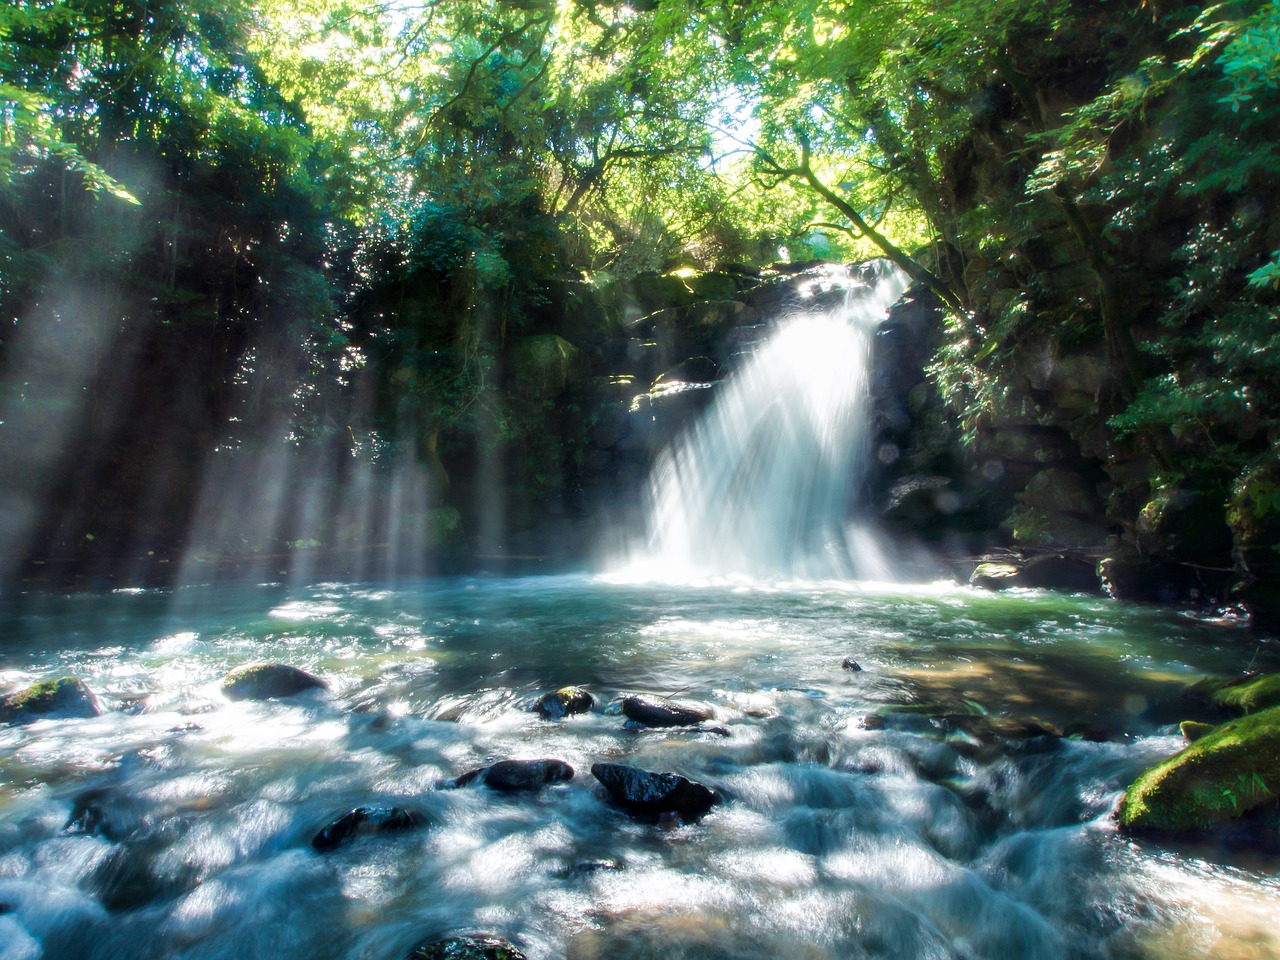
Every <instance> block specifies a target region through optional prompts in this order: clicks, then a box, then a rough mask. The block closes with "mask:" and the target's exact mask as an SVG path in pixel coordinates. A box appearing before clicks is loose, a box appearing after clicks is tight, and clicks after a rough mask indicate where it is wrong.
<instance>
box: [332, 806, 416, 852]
mask: <svg viewBox="0 0 1280 960" xmlns="http://www.w3.org/2000/svg"><path fill="white" fill-rule="evenodd" d="M426 825H427V818H426V817H425V816H423V815H422V814H420V813H418V812H417V811H415V810H406V809H404V808H403V807H356V808H355V809H353V810H348V811H347V812H346V813H344V814H343V815H342V816H340V817H338V819H336V820H334V821H333V822H332V823H330V824H329V825H328V826H327V827H325V828H324V829H323V830H321V831H320V832H319V833H317V834H316V835H315V836H314V837H313V838H312V840H311V846H312V847H314V848H315V849H316V850H319V851H321V852H325V851H328V850H333V849H336V848H337V847H338V846H339V845H341V844H342V843H343V842H344V841H346V840H349V839H351V838H352V837H356V836H362V835H365V834H371V833H387V832H390V831H393V830H409V829H413V828H416V827H424V826H426Z"/></svg>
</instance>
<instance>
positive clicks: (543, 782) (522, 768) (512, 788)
mask: <svg viewBox="0 0 1280 960" xmlns="http://www.w3.org/2000/svg"><path fill="white" fill-rule="evenodd" d="M572 779H573V767H571V766H569V764H567V763H565V762H564V761H563V760H556V759H553V758H548V759H543V760H499V761H498V762H497V763H494V764H490V765H489V766H487V767H480V768H479V769H478V770H470V771H468V772H467V773H464V774H463V775H462V776H460V777H458V778H457V779H456V780H454V781H453V783H452V784H451V785H452V786H455V787H465V786H467V784H470V783H482V784H484V785H485V786H486V787H489V788H490V789H492V790H500V791H502V792H503V793H515V792H518V791H522V790H540V789H541V788H543V787H545V786H547V785H549V784H553V783H567V782H568V781H570V780H572Z"/></svg>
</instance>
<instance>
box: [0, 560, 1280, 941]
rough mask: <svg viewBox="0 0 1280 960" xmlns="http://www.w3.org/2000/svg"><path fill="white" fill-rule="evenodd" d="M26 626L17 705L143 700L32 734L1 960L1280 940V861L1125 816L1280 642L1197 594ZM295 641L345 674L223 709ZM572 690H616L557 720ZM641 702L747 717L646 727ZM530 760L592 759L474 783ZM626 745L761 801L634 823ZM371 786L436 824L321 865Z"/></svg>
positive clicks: (479, 592) (660, 599)
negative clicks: (455, 780)
mask: <svg viewBox="0 0 1280 960" xmlns="http://www.w3.org/2000/svg"><path fill="white" fill-rule="evenodd" d="M0 630H2V631H3V636H4V637H5V643H4V646H3V650H2V651H0V682H2V683H3V687H2V688H0V689H14V688H17V687H18V686H21V685H24V684H26V683H28V682H31V681H33V680H36V679H40V678H44V677H53V676H60V675H63V674H67V673H71V674H75V675H77V676H80V677H81V678H83V679H84V680H85V681H86V682H87V683H88V685H89V686H90V687H91V688H92V689H93V690H94V691H95V692H96V693H97V694H98V695H99V697H100V698H101V700H102V703H103V705H104V707H109V708H112V709H111V710H110V712H108V713H107V714H105V715H104V716H101V717H98V718H95V719H81V720H45V721H40V722H37V723H34V724H31V725H29V726H25V727H0V764H2V765H3V775H2V780H0V960H28V958H49V960H76V958H93V960H98V958H102V960H106V958H112V960H116V958H119V960H125V958H145V960H152V958H155V960H160V958H164V960H169V958H184V960H185V958H190V960H196V958H199V960H213V958H226V960H259V958H261V960H266V958H285V957H289V958H292V957H298V958H302V957H305V958H308V960H326V958H335V960H336V958H344V960H348V958H349V960H355V958H361V960H366V958H367V960H401V958H403V957H404V956H405V955H406V954H407V953H408V952H409V950H410V949H411V948H412V947H413V946H414V945H415V944H416V943H418V942H420V941H422V940H424V939H427V938H433V937H439V936H445V935H448V934H451V933H458V932H483V933H494V934H498V935H501V936H504V937H507V938H508V939H510V940H511V941H513V942H514V943H516V944H517V945H518V946H519V947H520V948H521V949H522V950H523V951H524V952H525V953H526V954H527V955H528V956H529V957H530V958H534V960H539V958H559V957H565V958H573V960H586V958H594V957H602V958H603V957H607V958H636V960H639V958H669V957H688V958H746V957H760V958H773V957H780V958H781V957H785V958H787V960H808V958H815V960H816V958H822V960H836V958H860V957H876V958H881V957H883V958H914V957H938V958H952V957H954V958H970V957H992V958H996V957H999V958H1011V957H1027V958H1033V957H1034V958H1052V957H1079V958H1092V957H1115V958H1153V960H1154V958H1166V957H1172V958H1191V957H1220V958H1262V957H1280V880H1278V879H1277V869H1278V867H1280V864H1277V863H1276V862H1275V861H1274V860H1268V859H1266V858H1264V857H1261V856H1251V855H1250V854H1249V853H1248V852H1247V851H1205V850H1197V851H1189V850H1184V851H1172V850H1166V849H1162V848H1160V847H1158V846H1155V845H1151V844H1145V843H1143V844H1138V843H1134V842H1132V841H1130V840H1128V839H1126V838H1124V837H1121V836H1119V835H1117V834H1116V832H1115V830H1114V828H1113V825H1112V823H1111V820H1110V814H1111V811H1112V809H1113V807H1114V805H1115V803H1116V801H1117V800H1118V798H1119V795H1120V793H1121V791H1122V790H1123V788H1124V786H1125V785H1126V784H1127V783H1128V782H1129V781H1130V780H1131V779H1132V778H1133V777H1134V776H1135V775H1136V774H1137V773H1138V772H1139V771H1140V770H1141V769H1143V768H1144V767H1145V766H1147V765H1149V764H1150V763H1151V762H1153V761H1154V760H1156V759H1158V758H1160V757H1162V756H1165V755H1167V754H1169V753H1172V752H1174V751H1175V750H1176V749H1178V748H1179V746H1180V744H1181V738H1180V737H1179V736H1178V734H1177V727H1176V721H1177V720H1178V719H1181V717H1180V715H1179V710H1180V709H1181V707H1180V706H1179V704H1178V697H1179V693H1180V691H1181V688H1182V687H1183V685H1185V684H1186V683H1188V682H1190V681H1192V680H1194V679H1196V678H1197V677H1199V676H1201V675H1203V674H1204V673H1206V672H1215V671H1221V672H1238V671H1239V670H1241V669H1243V668H1244V667H1245V666H1246V665H1247V664H1249V663H1250V661H1251V660H1252V661H1253V665H1254V667H1255V668H1261V669H1276V668H1277V660H1278V659H1280V658H1278V657H1277V655H1276V652H1275V651H1273V650H1271V649H1270V648H1269V647H1268V645H1262V646H1261V647H1260V646H1259V644H1258V643H1257V641H1256V640H1254V639H1252V638H1251V637H1250V636H1249V635H1248V634H1246V633H1242V632H1239V631H1235V630H1230V629H1224V628H1221V627H1209V626H1204V625H1199V624H1195V623H1193V622H1191V621H1189V620H1186V619H1184V618H1181V617H1179V616H1177V615H1176V614H1174V613H1173V612H1170V611H1167V610H1162V609H1156V608H1133V607H1129V608H1125V607H1120V606H1117V605H1115V604H1113V603H1111V602H1109V601H1105V600H1101V599H1094V598H1088V599H1086V598H1078V597H1062V596H1054V595H1050V594H1043V593H1024V592H1018V593H1013V594H1001V595H995V594H981V593H974V592H972V591H969V590H967V589H964V588H959V587H955V586H929V587H894V586H881V585H871V584H848V583H814V582H796V583H785V584H761V583H752V582H747V581H742V582H734V581H721V582H709V583H704V584H700V585H691V586H680V587H674V586H662V585H654V584H628V583H622V582H614V581H610V580H607V579H598V578H587V577H564V578H530V579H507V580H501V579H493V580H487V579H477V580H449V581H430V582H421V583H415V584H411V585H398V586H395V587H386V588H383V587H377V586H371V585H367V584H362V585H352V584H322V585H317V586H313V587H307V588H286V587H283V586H279V585H264V586H245V587H216V588H215V587H201V588H189V589H184V590H178V591H172V592H138V593H115V594H110V595H97V596H94V595H77V596H71V597H43V598H39V597H37V598H17V599H13V600H9V601H7V602H6V603H5V604H4V606H3V607H2V608H0ZM846 657H852V658H854V659H856V660H857V661H858V663H859V664H860V665H861V666H862V668H863V669H862V670H861V671H852V670H846V669H842V667H841V662H842V660H843V659H844V658H846ZM268 660H270V661H279V662H285V663H289V664H293V665H295V666H298V667H302V668H304V669H306V670H309V671H311V672H313V673H315V674H317V675H319V676H321V677H322V678H324V679H325V681H326V682H327V683H328V684H329V686H330V691H329V692H328V693H310V694H305V695H302V696H299V697H297V698H294V699H291V700H280V701H269V702H258V703H255V702H241V703H231V702H229V701H227V700H226V699H225V698H224V697H222V696H221V694H220V693H219V690H218V685H219V681H220V680H221V678H222V677H223V676H224V675H225V674H226V672H227V671H228V670H230V669H232V668H233V667H236V666H239V665H242V664H246V663H252V662H257V661H268ZM570 683H572V684H580V685H583V686H585V687H587V688H588V689H589V690H590V691H591V692H592V693H593V694H594V695H595V696H596V698H597V700H598V702H599V704H600V707H601V709H600V710H598V711H597V712H594V713H591V714H588V715H581V716H574V717H571V718H569V719H566V720H563V721H559V722H551V721H546V720H542V719H540V718H539V717H538V716H537V715H536V714H534V713H532V712H531V711H530V709H529V708H530V706H531V705H532V703H533V702H534V700H535V699H536V698H537V697H538V696H539V695H540V694H542V693H545V692H547V691H550V690H553V689H555V688H557V687H560V686H563V685H565V684H570ZM628 693H646V694H657V695H678V696H679V697H681V698H683V699H688V700H693V701H697V702H700V703H704V704H707V705H709V706H711V707H712V708H713V709H714V711H715V714H716V717H715V720H714V724H715V725H716V726H720V727H723V728H724V729H725V730H727V731H728V736H723V735H720V734H718V733H715V732H707V731H699V730H695V729H688V730H680V729H676V730H653V729H636V728H634V727H629V726H628V725H627V724H626V721H625V718H624V717H622V716H620V715H619V714H618V711H617V708H616V701H617V699H618V698H619V697H620V696H622V695H624V694H628ZM611 702H612V703H614V704H615V706H614V707H613V708H609V706H608V705H609V704H610V703H611ZM867 717H873V718H878V719H872V720H867V719H865V718H867ZM1062 733H1070V734H1072V735H1071V736H1057V735H1056V734H1062ZM509 757H514V758H539V757H557V758H560V759H562V760H565V761H567V762H569V763H570V764H571V765H572V766H573V767H574V768H575V769H576V771H577V776H576V777H575V778H574V779H573V780H571V781H570V782H568V783H565V784H560V785H555V786H551V787H548V788H546V789H544V790H542V791H540V792H537V793H533V794H523V795H507V794H500V793H497V792H495V791H493V790H491V789H489V788H487V787H483V786H470V787H466V788H463V789H456V790H445V789H439V787H438V784H439V782H440V781H442V780H447V779H448V778H451V777H454V776H457V775H458V774H460V773H463V772H465V771H467V770H470V769H474V768H476V767H479V766H482V765H484V764H486V763H489V762H492V761H494V760H499V759H504V758H509ZM606 760H607V761H615V762H624V763H630V764H634V765H637V766H640V767H643V768H645V769H648V770H661V771H667V770H669V771H675V772H678V773H681V774H683V775H685V776H687V777H690V778H691V779H694V780H697V781H700V782H702V783H705V784H707V785H708V786H710V787H712V788H714V789H715V790H717V791H718V792H720V793H721V795H722V796H723V798H724V801H725V802H724V803H722V804H721V805H720V806H718V807H716V808H715V809H714V810H713V812H712V813H711V814H710V815H708V816H707V817H706V818H705V819H703V820H701V821H699V822H697V823H695V824H692V825H688V826H682V827H678V828H670V825H667V826H665V827H664V826H660V825H655V824H652V823H646V822H641V821H637V820H633V819H631V818H630V817H628V816H627V815H625V814H624V813H622V812H620V811H619V810H617V809H616V808H614V807H612V806H610V805H609V803H608V802H607V800H606V799H605V796H604V794H603V791H602V790H601V789H600V788H599V786H598V785H597V784H596V782H595V781H594V780H593V779H592V777H591V775H590V772H589V771H590V767H591V764H592V763H593V762H595V761H606ZM369 803H381V804H394V805H398V806H402V807H406V808H410V809H412V810H414V811H417V812H419V813H421V814H423V815H425V817H426V818H427V819H428V821H429V825H428V826H426V827H425V828H423V829H420V830H407V831H402V832H396V833H390V834H386V835H378V836H367V837H360V838H358V839H356V840H354V841H352V842H349V843H346V844H343V845H342V846H340V847H339V848H338V849H336V850H334V851H331V852H327V853H320V852H317V851H315V850H313V849H312V847H311V842H310V841H311V838H312V837H313V836H314V835H315V833H316V832H317V831H318V830H320V829H321V828H322V827H323V826H325V824H327V823H329V822H330V821H332V820H333V819H334V818H335V817H337V816H338V815H340V814H341V813H343V812H344V811H346V810H349V809H351V808H352V807H354V806H357V805H360V804H369ZM86 809H89V810H91V816H89V817H87V818H86V817H85V816H83V815H82V814H84V811H85V810H86ZM71 821H74V822H72V823H71V825H70V826H68V823H69V822H71Z"/></svg>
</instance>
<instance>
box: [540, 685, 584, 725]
mask: <svg viewBox="0 0 1280 960" xmlns="http://www.w3.org/2000/svg"><path fill="white" fill-rule="evenodd" d="M595 705H596V698H595V697H593V696H591V694H589V693H587V691H585V690H583V689H582V688H581V687H561V688H560V689H559V690H556V691H554V692H553V693H545V694H543V695H542V696H541V697H539V698H538V702H537V703H535V704H534V705H533V709H534V712H536V713H537V714H538V715H539V716H541V717H542V718H544V719H546V720H560V719H563V718H564V717H570V716H573V715H574V714H575V713H589V712H590V711H591V710H592V709H593V708H594V707H595Z"/></svg>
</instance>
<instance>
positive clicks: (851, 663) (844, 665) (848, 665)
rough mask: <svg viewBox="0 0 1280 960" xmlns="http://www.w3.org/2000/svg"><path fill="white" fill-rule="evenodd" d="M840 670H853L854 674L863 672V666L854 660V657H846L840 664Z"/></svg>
mask: <svg viewBox="0 0 1280 960" xmlns="http://www.w3.org/2000/svg"><path fill="white" fill-rule="evenodd" d="M840 668H841V669H842V670H852V671H853V672H854V673H861V672H862V664H860V663H859V662H858V661H857V660H855V659H853V657H845V658H844V660H843V661H842V662H841V664H840Z"/></svg>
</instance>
